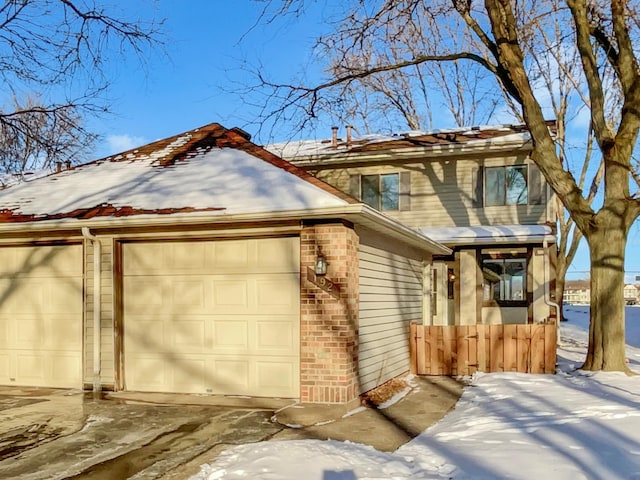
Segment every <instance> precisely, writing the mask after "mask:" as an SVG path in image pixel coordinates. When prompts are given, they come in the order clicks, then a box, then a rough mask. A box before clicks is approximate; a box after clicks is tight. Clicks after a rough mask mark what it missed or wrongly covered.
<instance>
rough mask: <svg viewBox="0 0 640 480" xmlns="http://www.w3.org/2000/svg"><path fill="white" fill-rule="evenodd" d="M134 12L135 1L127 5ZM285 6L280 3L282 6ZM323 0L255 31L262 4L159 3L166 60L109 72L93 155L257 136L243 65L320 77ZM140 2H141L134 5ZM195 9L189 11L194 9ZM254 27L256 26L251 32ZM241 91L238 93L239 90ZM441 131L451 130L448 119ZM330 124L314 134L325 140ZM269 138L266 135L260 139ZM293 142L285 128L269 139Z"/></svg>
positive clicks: (583, 266) (241, 0) (286, 76)
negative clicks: (197, 133) (205, 132)
mask: <svg viewBox="0 0 640 480" xmlns="http://www.w3.org/2000/svg"><path fill="white" fill-rule="evenodd" d="M120 3H121V4H122V5H126V6H127V7H126V8H136V7H130V5H131V4H129V2H124V1H121V2H120ZM276 3H279V2H276ZM322 4H323V2H307V5H308V6H309V9H310V11H309V12H307V15H306V16H305V17H304V18H305V19H306V21H296V20H295V19H294V18H290V19H288V20H284V21H279V22H276V23H274V24H271V25H266V26H265V25H258V26H255V24H256V21H257V20H258V18H259V14H260V11H261V8H262V6H261V5H260V4H257V3H255V2H253V1H250V0H235V1H223V0H189V1H188V2H177V1H175V0H160V1H159V2H157V7H158V11H157V16H158V17H160V18H165V19H166V24H165V31H166V35H167V43H166V50H167V54H168V55H167V56H163V55H160V54H150V55H149V56H148V58H147V62H146V66H144V67H141V66H140V65H139V64H138V63H136V62H135V61H132V62H130V63H125V64H122V65H118V66H114V67H113V68H112V70H110V74H111V77H112V78H111V80H112V88H111V90H110V91H109V98H110V99H111V102H112V110H113V115H112V116H110V117H107V118H102V119H99V120H93V121H92V122H91V123H90V127H91V128H92V129H94V130H96V131H97V133H100V134H101V135H103V137H104V140H103V141H102V142H101V143H100V144H99V145H98V146H97V148H96V151H95V154H94V157H96V158H100V157H103V156H106V155H110V154H112V153H117V152H120V151H123V150H126V149H128V148H133V147H136V146H139V145H143V144H145V143H148V142H151V141H154V140H157V139H160V138H165V137H168V136H171V135H175V134H177V133H180V132H183V131H186V130H190V129H192V128H196V127H199V126H201V125H205V124H208V123H211V122H218V123H221V124H222V125H224V126H226V127H233V126H239V127H241V128H245V129H246V130H247V131H248V132H249V133H251V134H255V131H254V129H255V126H252V125H250V122H251V121H252V120H254V119H255V116H256V110H255V108H254V107H253V106H252V105H251V104H250V98H248V97H244V96H242V95H240V94H238V93H237V90H238V89H239V88H241V87H242V86H243V85H246V84H247V82H249V76H248V74H247V73H246V72H244V71H243V70H242V68H241V65H242V63H243V62H245V63H246V64H250V65H253V66H254V67H256V66H260V68H261V69H262V70H263V71H264V72H265V73H266V74H268V75H270V77H271V78H276V79H279V80H282V81H287V80H292V78H294V77H295V78H300V75H302V74H303V73H302V72H307V74H310V75H313V74H317V73H318V72H319V70H318V69H319V66H318V65H317V63H316V62H314V59H313V58H312V57H311V56H310V53H309V52H310V50H311V47H312V45H313V43H314V39H315V38H316V37H317V36H318V35H319V34H320V33H321V29H322V28H326V27H323V25H322V22H321V21H314V20H316V19H320V18H321V17H322V16H323V15H325V14H326V13H325V12H323V11H322V7H323V5H322ZM133 5H137V4H135V3H134V4H133ZM187 5H188V7H187ZM252 27H255V28H252ZM234 91H235V92H236V93H234ZM439 126H441V127H449V126H451V125H450V124H449V121H448V120H445V119H443V124H442V125H439ZM329 127H330V126H329V125H320V126H319V127H318V130H317V131H310V132H308V134H309V135H308V136H309V137H318V138H320V137H321V138H326V137H328V136H329V135H330V131H329ZM259 140H262V141H265V140H264V139H263V138H261V139H259ZM284 140H287V133H286V131H285V130H283V131H282V132H281V134H279V133H278V132H275V134H274V136H273V137H272V138H269V139H268V140H266V141H284ZM626 256H627V261H626V269H627V273H628V281H631V280H633V278H634V277H635V275H640V228H639V226H638V222H636V225H635V226H634V228H633V229H632V232H631V235H630V237H629V245H628V248H627V255H626ZM588 270H589V262H588V251H587V249H586V248H585V245H583V246H582V248H581V249H580V252H579V254H578V256H577V258H576V261H575V262H574V264H573V265H572V266H571V267H570V270H569V274H568V277H567V278H569V279H574V278H584V277H586V276H588Z"/></svg>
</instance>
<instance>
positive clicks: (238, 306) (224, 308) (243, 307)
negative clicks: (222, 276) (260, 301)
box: [211, 278, 250, 313]
mask: <svg viewBox="0 0 640 480" xmlns="http://www.w3.org/2000/svg"><path fill="white" fill-rule="evenodd" d="M211 282H212V290H213V298H212V299H213V305H212V306H213V307H215V312H216V313H225V312H229V313H240V312H247V311H248V310H249V308H250V305H249V285H248V281H247V280H235V281H229V280H218V279H215V278H214V279H211Z"/></svg>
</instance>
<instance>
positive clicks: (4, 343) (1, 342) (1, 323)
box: [0, 318, 10, 350]
mask: <svg viewBox="0 0 640 480" xmlns="http://www.w3.org/2000/svg"><path fill="white" fill-rule="evenodd" d="M9 325H10V322H9V320H6V319H4V318H0V350H3V349H5V348H7V347H8V345H9V338H10V337H9Z"/></svg>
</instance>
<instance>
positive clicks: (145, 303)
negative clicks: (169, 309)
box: [122, 277, 164, 315]
mask: <svg viewBox="0 0 640 480" xmlns="http://www.w3.org/2000/svg"><path fill="white" fill-rule="evenodd" d="M122 286H123V289H124V290H125V291H126V292H130V294H129V295H128V296H127V302H126V303H125V310H124V313H125V315H131V314H133V315H135V314H138V313H143V314H144V313H147V312H149V311H150V310H158V308H160V309H162V306H163V298H164V292H163V290H164V282H162V281H157V280H155V279H153V278H148V277H125V278H124V279H123V285H122Z"/></svg>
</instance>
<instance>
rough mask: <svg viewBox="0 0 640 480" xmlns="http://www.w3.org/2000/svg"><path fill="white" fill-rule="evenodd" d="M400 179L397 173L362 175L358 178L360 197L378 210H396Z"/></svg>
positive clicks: (398, 202) (398, 200)
mask: <svg viewBox="0 0 640 480" xmlns="http://www.w3.org/2000/svg"><path fill="white" fill-rule="evenodd" d="M399 185H400V180H399V178H398V174H397V173H389V174H386V175H363V176H362V178H361V179H360V188H361V193H360V195H361V198H362V201H363V202H364V203H366V204H367V205H371V206H372V207H373V208H377V209H378V210H398V206H399V204H400V189H399Z"/></svg>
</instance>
